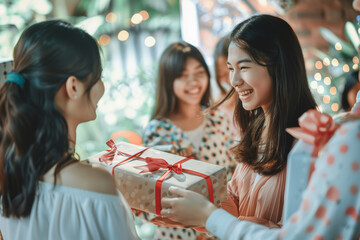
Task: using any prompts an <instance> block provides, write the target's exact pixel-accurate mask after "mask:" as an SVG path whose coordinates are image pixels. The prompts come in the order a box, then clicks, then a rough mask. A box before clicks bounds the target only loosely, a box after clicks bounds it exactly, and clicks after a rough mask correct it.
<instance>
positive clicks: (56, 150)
mask: <svg viewBox="0 0 360 240" xmlns="http://www.w3.org/2000/svg"><path fill="white" fill-rule="evenodd" d="M13 57H14V65H13V66H14V67H13V72H12V73H9V74H8V76H7V79H6V82H5V83H3V84H2V85H1V86H0V202H1V205H0V210H1V213H0V230H1V233H2V235H3V237H4V239H5V240H8V239H120V238H123V239H138V237H137V235H136V232H135V229H134V225H133V219H132V217H131V212H130V209H129V207H128V205H127V203H126V202H125V200H124V199H123V197H122V195H121V193H119V192H117V191H116V189H115V184H114V182H113V178H112V176H111V175H109V174H108V173H107V172H106V171H103V170H101V169H97V168H92V167H91V166H89V165H84V164H82V163H80V162H79V161H77V159H76V158H75V154H74V146H75V142H76V128H77V126H78V124H80V123H82V122H87V121H90V120H94V119H95V118H96V108H97V103H98V101H99V100H100V98H101V97H102V95H103V93H104V84H103V82H102V80H101V73H102V67H101V59H100V53H99V47H98V45H97V42H96V40H95V39H93V38H92V37H91V36H90V35H89V34H88V33H86V32H85V31H83V30H81V29H79V28H76V27H73V26H71V25H70V24H68V23H66V22H63V21H56V20H53V21H46V22H41V23H37V24H34V25H32V26H30V27H29V28H27V29H26V30H25V31H24V32H23V33H22V35H21V37H20V39H19V41H18V42H17V44H16V46H15V48H14V56H13Z"/></svg>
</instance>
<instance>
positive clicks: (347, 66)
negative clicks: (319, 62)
mask: <svg viewBox="0 0 360 240" xmlns="http://www.w3.org/2000/svg"><path fill="white" fill-rule="evenodd" d="M343 71H344V72H349V71H350V67H349V65H347V64H344V66H343Z"/></svg>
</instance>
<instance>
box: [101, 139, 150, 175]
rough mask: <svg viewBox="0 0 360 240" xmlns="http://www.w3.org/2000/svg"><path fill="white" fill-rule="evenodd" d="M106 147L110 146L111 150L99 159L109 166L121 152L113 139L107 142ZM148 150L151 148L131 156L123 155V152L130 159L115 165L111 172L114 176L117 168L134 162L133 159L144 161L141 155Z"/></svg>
mask: <svg viewBox="0 0 360 240" xmlns="http://www.w3.org/2000/svg"><path fill="white" fill-rule="evenodd" d="M106 145H108V146H109V147H110V149H108V150H106V151H108V153H105V154H104V155H102V156H101V157H99V161H100V162H104V163H105V164H107V165H110V164H111V162H112V161H113V160H114V157H115V155H116V154H117V152H120V151H118V150H117V147H116V144H115V142H114V141H113V140H112V139H110V140H109V141H107V142H106ZM148 149H149V148H145V149H143V150H141V151H140V152H138V153H135V154H134V155H129V154H125V153H123V152H120V153H122V154H124V155H127V156H128V158H127V159H125V160H123V161H121V162H119V163H117V164H115V165H114V166H113V168H112V170H111V174H112V175H114V171H115V168H116V167H117V166H119V165H120V164H122V163H124V162H128V161H130V160H132V159H134V158H140V159H144V158H141V157H140V155H141V154H142V153H143V152H145V151H146V150H148Z"/></svg>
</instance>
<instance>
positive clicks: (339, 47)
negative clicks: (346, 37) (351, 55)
mask: <svg viewBox="0 0 360 240" xmlns="http://www.w3.org/2000/svg"><path fill="white" fill-rule="evenodd" d="M335 49H336V50H338V51H341V50H342V46H341V43H339V42H337V43H335Z"/></svg>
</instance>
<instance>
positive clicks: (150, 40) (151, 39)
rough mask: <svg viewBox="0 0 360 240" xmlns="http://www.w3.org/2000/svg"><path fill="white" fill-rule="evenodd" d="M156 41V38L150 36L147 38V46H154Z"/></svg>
mask: <svg viewBox="0 0 360 240" xmlns="http://www.w3.org/2000/svg"><path fill="white" fill-rule="evenodd" d="M155 43H156V40H155V38H154V37H152V36H148V37H146V38H145V46H147V47H153V46H154V45H155Z"/></svg>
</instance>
